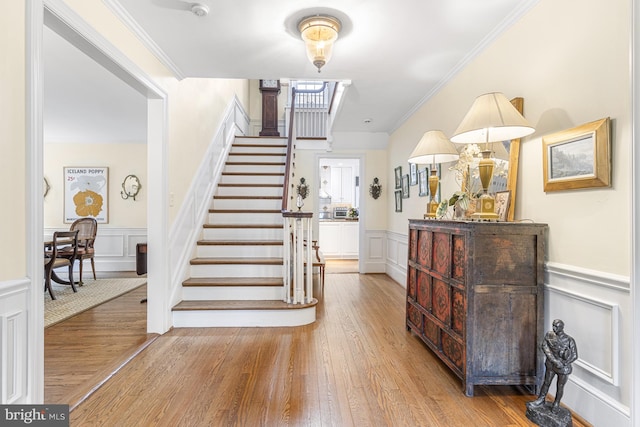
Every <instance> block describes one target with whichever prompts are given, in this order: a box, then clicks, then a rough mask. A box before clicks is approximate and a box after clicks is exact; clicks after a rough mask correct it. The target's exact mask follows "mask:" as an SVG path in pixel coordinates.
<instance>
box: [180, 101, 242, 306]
mask: <svg viewBox="0 0 640 427" xmlns="http://www.w3.org/2000/svg"><path fill="white" fill-rule="evenodd" d="M249 122H250V120H249V116H248V114H247V113H246V112H245V110H244V108H243V107H242V104H241V103H240V100H239V99H238V98H237V97H235V96H234V98H233V99H232V100H231V102H230V104H229V105H228V106H227V109H226V112H225V115H224V118H223V120H222V122H221V123H220V125H219V126H218V130H217V132H216V133H215V135H214V137H213V139H212V140H211V141H210V143H209V147H208V148H207V152H206V153H205V155H204V158H203V159H202V162H201V163H200V166H199V167H198V170H197V171H196V173H195V175H194V178H193V181H192V182H191V186H190V187H189V190H188V191H187V194H186V195H185V198H184V201H183V203H182V205H181V206H180V210H179V212H178V215H177V216H176V219H175V221H174V222H173V225H172V227H171V230H170V232H169V244H168V248H169V251H170V255H169V257H170V259H172V260H174V261H175V262H172V264H171V268H172V271H171V283H170V286H171V292H170V294H171V297H170V305H171V306H173V305H175V304H177V303H178V302H180V300H181V299H182V282H183V280H184V279H185V278H186V277H187V275H188V274H189V261H190V260H191V258H192V257H193V253H194V248H195V246H196V242H197V240H198V237H199V236H200V235H201V233H202V224H204V222H205V217H206V215H207V214H208V212H209V207H210V206H211V200H212V197H213V194H214V192H215V189H216V188H217V186H218V183H219V182H220V176H221V175H222V170H223V169H224V165H225V162H226V159H227V156H228V154H229V150H230V149H231V145H232V144H233V140H234V138H235V137H236V136H244V135H245V132H246V131H247V129H248V128H249Z"/></svg>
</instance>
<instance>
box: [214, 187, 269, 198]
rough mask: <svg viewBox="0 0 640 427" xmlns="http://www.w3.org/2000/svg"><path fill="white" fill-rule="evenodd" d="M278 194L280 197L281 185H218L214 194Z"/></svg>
mask: <svg viewBox="0 0 640 427" xmlns="http://www.w3.org/2000/svg"><path fill="white" fill-rule="evenodd" d="M258 195H260V196H278V197H282V186H278V187H218V190H217V191H216V196H258Z"/></svg>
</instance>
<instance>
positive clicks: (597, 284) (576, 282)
mask: <svg viewBox="0 0 640 427" xmlns="http://www.w3.org/2000/svg"><path fill="white" fill-rule="evenodd" d="M368 234H369V233H368ZM373 237H376V238H381V240H383V241H384V240H386V242H384V244H385V245H386V254H385V256H386V273H387V274H388V275H389V276H390V277H391V278H393V279H394V280H395V281H396V282H398V283H400V284H401V285H402V286H406V276H407V255H408V237H407V236H406V235H403V234H399V233H394V232H384V233H371V238H370V237H369V236H368V240H367V241H368V242H369V241H371V240H372V238H373ZM631 318H632V316H631V295H630V280H629V278H628V277H624V276H618V275H613V274H608V273H604V272H599V271H592V270H587V269H583V268H580V267H576V266H568V265H562V264H558V263H547V264H546V265H545V332H546V331H549V330H551V329H552V326H551V323H552V322H553V320H554V319H562V320H563V321H564V322H565V330H566V332H567V333H568V334H569V335H571V336H572V337H573V338H574V339H575V340H576V345H577V347H578V360H577V361H576V362H575V363H574V364H573V367H574V369H573V373H572V374H571V376H570V377H569V382H568V383H567V385H566V387H565V393H564V397H563V399H562V403H563V404H565V405H566V406H568V407H569V408H571V410H573V411H574V412H575V413H576V414H578V415H579V416H580V417H582V418H584V419H585V420H587V421H588V422H590V423H591V424H593V425H597V426H600V425H602V426H613V425H615V426H621V427H624V426H631V412H630V409H629V404H630V399H631V388H632V384H631V378H632V376H631V369H632V358H631V349H632V343H631V340H632V339H633V332H632V329H631V328H632V325H631V321H630V319H631ZM555 387H556V382H555V381H554V382H553V384H552V386H551V389H550V393H551V394H552V395H555V390H556V389H555ZM532 399H533V397H532Z"/></svg>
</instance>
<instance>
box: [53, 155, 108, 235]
mask: <svg viewBox="0 0 640 427" xmlns="http://www.w3.org/2000/svg"><path fill="white" fill-rule="evenodd" d="M108 206H109V168H106V167H65V168H64V222H65V224H68V223H72V222H73V221H75V220H76V219H79V218H86V217H91V218H95V219H96V221H97V222H98V223H102V224H106V223H108V222H109V209H108Z"/></svg>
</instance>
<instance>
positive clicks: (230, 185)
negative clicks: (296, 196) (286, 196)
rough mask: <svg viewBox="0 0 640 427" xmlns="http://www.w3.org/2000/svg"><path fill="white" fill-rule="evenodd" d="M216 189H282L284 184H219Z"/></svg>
mask: <svg viewBox="0 0 640 427" xmlns="http://www.w3.org/2000/svg"><path fill="white" fill-rule="evenodd" d="M218 187H280V188H282V187H284V184H257V183H256V184H247V183H240V182H239V183H233V182H221V183H220V184H218Z"/></svg>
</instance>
